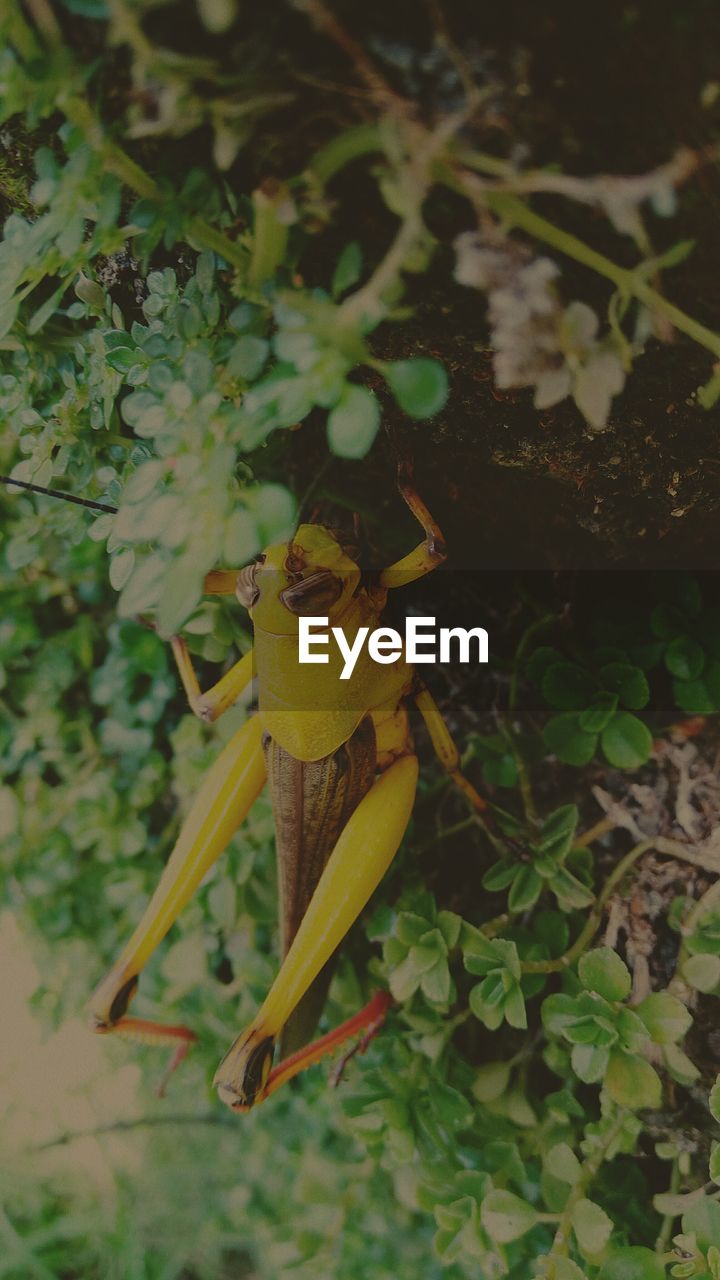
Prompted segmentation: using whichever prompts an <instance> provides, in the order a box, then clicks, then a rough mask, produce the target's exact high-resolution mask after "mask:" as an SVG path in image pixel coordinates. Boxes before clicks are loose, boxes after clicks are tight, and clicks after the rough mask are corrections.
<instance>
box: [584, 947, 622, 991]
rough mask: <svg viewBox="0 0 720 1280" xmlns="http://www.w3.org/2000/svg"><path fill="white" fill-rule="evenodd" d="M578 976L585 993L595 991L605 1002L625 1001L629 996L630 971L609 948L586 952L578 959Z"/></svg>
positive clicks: (597, 948)
mask: <svg viewBox="0 0 720 1280" xmlns="http://www.w3.org/2000/svg"><path fill="white" fill-rule="evenodd" d="M578 974H579V976H580V981H581V982H582V984H583V986H584V987H585V990H586V991H595V992H597V994H598V995H599V996H602V997H603V999H605V1000H626V999H627V997H628V996H629V995H630V989H631V987H632V978H631V977H630V970H629V969H628V967H627V965H626V964H624V962H623V961H622V960H621V959H620V956H619V955H618V954H617V952H616V951H613V950H612V948H611V947H596V948H595V949H594V950H593V951H586V953H585V955H584V956H581V957H580V962H579V964H578Z"/></svg>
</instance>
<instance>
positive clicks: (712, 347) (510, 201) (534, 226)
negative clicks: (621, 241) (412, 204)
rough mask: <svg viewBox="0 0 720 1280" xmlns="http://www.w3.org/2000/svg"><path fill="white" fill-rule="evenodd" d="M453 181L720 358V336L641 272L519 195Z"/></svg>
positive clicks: (462, 178)
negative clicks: (609, 255) (601, 250)
mask: <svg viewBox="0 0 720 1280" xmlns="http://www.w3.org/2000/svg"><path fill="white" fill-rule="evenodd" d="M440 177H441V180H443V181H446V182H447V181H448V178H449V174H448V172H447V170H441V171H440ZM454 178H455V180H454V181H453V180H450V182H449V185H451V186H452V187H453V188H454V189H455V190H460V191H464V193H465V195H467V197H468V199H471V200H472V201H473V202H474V203H476V204H480V205H483V206H485V207H486V208H488V209H490V210H492V212H493V213H494V214H496V215H497V217H499V218H502V219H503V221H505V222H507V223H509V224H510V225H511V226H515V227H520V228H521V229H522V230H523V231H527V233H528V234H529V235H531V236H533V237H534V238H535V239H536V240H540V241H541V242H542V243H544V244H549V245H550V246H551V247H552V248H553V249H557V250H558V252H559V253H563V254H565V256H566V257H568V258H572V259H573V260H574V261H575V262H579V263H581V265H582V266H585V267H589V268H590V270H591V271H595V272H596V273H597V274H598V275H601V276H604V277H605V279H606V280H610V281H611V282H612V284H614V285H615V287H616V288H617V289H619V290H620V292H621V293H623V294H625V295H626V296H627V297H633V298H636V299H637V301H638V302H642V303H643V304H644V305H645V306H646V307H648V308H649V310H650V311H653V312H655V313H656V314H658V315H662V316H665V317H666V319H668V320H669V321H670V323H671V324H672V325H674V327H675V328H676V329H679V330H680V332H681V333H685V334H687V336H688V337H689V338H692V339H693V341H694V342H697V343H698V344H699V345H700V346H701V347H706V348H707V350H708V351H711V352H712V353H713V355H714V356H716V357H718V358H720V334H718V333H715V332H714V331H713V330H712V329H708V328H707V326H706V325H704V324H701V323H700V321H699V320H694V319H693V317H692V316H689V315H688V314H687V312H685V311H682V310H681V308H680V307H677V306H675V304H674V303H672V302H670V301H669V300H668V299H667V298H665V297H664V296H663V295H662V294H661V293H659V292H658V290H657V289H654V288H653V287H652V285H650V284H648V282H647V280H646V279H645V277H644V275H643V273H642V271H641V270H633V269H628V268H627V267H621V266H618V264H617V263H616V262H613V261H612V259H610V258H606V257H605V254H603V253H598V251H597V249H593V248H592V247H591V246H590V245H588V244H586V243H585V242H584V240H580V239H579V237H578V236H575V235H572V234H571V232H569V231H563V229H562V228H561V227H558V226H556V225H555V223H554V222H550V220H549V219H548V218H543V217H542V216H541V215H540V214H539V213H535V211H534V210H533V209H531V208H530V207H529V206H528V205H527V204H525V203H524V201H523V200H521V199H519V197H518V196H512V195H506V194H499V193H497V192H491V191H488V190H487V188H486V187H485V185H484V183H483V182H482V181H481V179H479V178H478V177H477V175H476V174H474V173H470V172H468V171H467V170H461V171H460V172H459V173H458V171H457V170H455V171H454Z"/></svg>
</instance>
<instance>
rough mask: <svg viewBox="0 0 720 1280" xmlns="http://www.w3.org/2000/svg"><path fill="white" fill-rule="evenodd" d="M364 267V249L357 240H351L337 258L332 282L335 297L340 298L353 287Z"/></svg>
mask: <svg viewBox="0 0 720 1280" xmlns="http://www.w3.org/2000/svg"><path fill="white" fill-rule="evenodd" d="M362 267H363V255H362V249H361V248H360V245H359V244H358V242H357V240H351V241H350V243H349V244H346V245H345V248H344V249H343V251H342V253H341V254H340V257H339V258H338V260H337V266H336V267H335V271H334V272H333V278H332V284H331V285H330V292H331V294H332V296H333V298H340V297H342V295H343V294H344V293H347V291H348V289H352V287H353V285H354V284H357V282H358V280H359V279H360V274H361V272H362Z"/></svg>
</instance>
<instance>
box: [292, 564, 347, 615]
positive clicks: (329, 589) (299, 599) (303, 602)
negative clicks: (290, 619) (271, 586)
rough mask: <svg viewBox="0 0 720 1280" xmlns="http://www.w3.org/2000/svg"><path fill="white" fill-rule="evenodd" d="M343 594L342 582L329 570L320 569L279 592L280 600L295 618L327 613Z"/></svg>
mask: <svg viewBox="0 0 720 1280" xmlns="http://www.w3.org/2000/svg"><path fill="white" fill-rule="evenodd" d="M342 593H343V584H342V580H341V579H340V578H338V577H337V576H336V575H335V574H334V573H331V572H330V570H329V569H320V570H318V572H317V573H311V574H310V575H309V577H307V578H301V579H300V581H299V582H293V583H292V585H291V586H289V587H286V588H285V590H284V591H281V592H280V599H281V601H282V603H283V604H284V605H285V608H286V609H289V610H290V612H291V613H294V614H295V615H296V616H297V617H299V618H301V617H308V616H310V617H314V616H319V615H322V614H324V613H326V612H327V610H328V609H330V608H332V606H333V605H334V604H336V603H337V601H338V600H339V599H340V597H341V595H342Z"/></svg>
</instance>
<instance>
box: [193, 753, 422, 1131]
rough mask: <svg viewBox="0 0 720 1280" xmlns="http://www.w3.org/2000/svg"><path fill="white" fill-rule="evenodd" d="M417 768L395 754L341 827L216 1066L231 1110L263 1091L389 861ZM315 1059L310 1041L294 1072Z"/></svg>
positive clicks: (411, 759) (413, 759) (396, 845)
mask: <svg viewBox="0 0 720 1280" xmlns="http://www.w3.org/2000/svg"><path fill="white" fill-rule="evenodd" d="M417 776H418V762H417V757H416V756H414V755H405V756H402V757H401V758H400V759H399V760H396V761H395V763H394V764H392V765H391V766H390V768H389V769H387V770H386V772H385V773H383V774H381V776H380V777H379V778H378V779H377V780H376V781H375V783H374V784H373V786H372V787H371V788H370V790H369V791H368V793H367V794H366V795H365V796H364V797H363V799H362V800H361V801H360V803H359V804H358V806H357V808H356V809H355V810H354V812H353V814H352V816H351V817H350V819H349V821H348V823H347V826H346V827H345V828H344V830H343V831H342V833H341V835H340V837H339V839H338V841H337V844H336V845H335V848H334V849H333V852H332V853H331V855H330V858H329V860H328V863H327V865H326V867H325V870H324V871H323V873H322V876H321V877H320V880H319V881H318V885H317V888H316V889H315V893H314V894H313V897H312V899H311V901H310V905H309V907H308V909H307V912H306V913H305V916H304V917H303V920H302V923H301V925H300V927H299V929H298V931H297V933H296V935H295V939H294V941H293V943H292V946H291V947H290V950H289V951H288V953H287V956H286V957H285V960H284V962H283V964H282V966H281V968H280V972H279V973H278V976H277V978H276V979H275V982H274V983H273V985H272V987H271V989H270V992H269V993H268V996H267V999H266V1000H265V1003H264V1004H263V1006H262V1008H261V1009H260V1011H259V1012H258V1014H257V1016H256V1018H255V1020H254V1022H253V1023H252V1024H251V1026H250V1027H249V1028H248V1030H247V1031H245V1032H244V1033H243V1035H241V1036H240V1037H239V1039H238V1040H236V1041H235V1043H234V1045H233V1046H232V1048H231V1049H230V1050H229V1051H228V1053H227V1054H226V1055H225V1057H224V1058H223V1060H222V1062H221V1063H220V1066H219V1067H218V1070H217V1072H216V1075H215V1084H216V1085H217V1087H218V1091H219V1093H220V1097H221V1098H222V1099H223V1101H224V1102H227V1104H228V1106H230V1107H232V1108H233V1110H239V1111H243V1110H246V1109H247V1108H248V1107H249V1106H252V1104H253V1103H254V1102H256V1101H262V1099H263V1098H264V1097H265V1096H266V1094H267V1086H268V1077H269V1074H270V1068H271V1065H272V1057H273V1049H274V1046H275V1041H276V1039H277V1037H278V1036H279V1034H280V1032H281V1031H282V1029H283V1027H284V1025H285V1023H286V1022H287V1020H288V1018H289V1017H290V1014H291V1013H292V1011H293V1009H295V1007H296V1006H297V1004H298V1003H299V1001H300V1000H301V998H302V996H303V995H304V994H305V992H306V991H307V989H308V987H309V986H310V984H311V983H312V982H313V980H314V979H315V978H316V977H317V975H318V973H319V972H320V970H321V969H322V967H323V965H324V964H325V963H326V962H327V961H328V960H329V959H330V956H331V955H332V954H333V952H334V951H335V948H336V947H337V946H338V945H339V944H340V942H341V941H342V939H343V938H344V937H345V934H346V933H347V931H348V929H349V928H350V926H351V925H352V924H353V923H354V921H355V920H356V919H357V917H358V916H359V914H360V912H361V911H362V910H363V907H364V906H365V905H366V903H367V902H368V900H369V898H370V896H371V895H372V893H373V892H374V891H375V889H376V888H377V886H378V885H379V883H380V881H381V879H382V877H383V876H384V874H385V872H386V871H387V869H388V867H389V866H390V863H391V862H392V860H393V858H394V856H395V854H396V852H397V850H398V848H399V846H400V841H401V840H402V838H403V835H404V833H405V829H406V827H407V824H408V822H409V820H410V814H411V812H412V807H413V802H414V799H415V788H416V785H417ZM302 1055H304V1057H303V1056H302ZM295 1057H296V1058H298V1055H295ZM314 1060H315V1058H314V1057H313V1046H312V1045H309V1046H308V1048H307V1049H306V1050H301V1051H300V1056H299V1058H298V1061H297V1062H296V1063H295V1070H293V1072H292V1074H295V1071H297V1070H300V1069H301V1068H302V1066H303V1065H309V1063H310V1062H311V1061H314ZM281 1066H282V1064H281Z"/></svg>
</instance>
